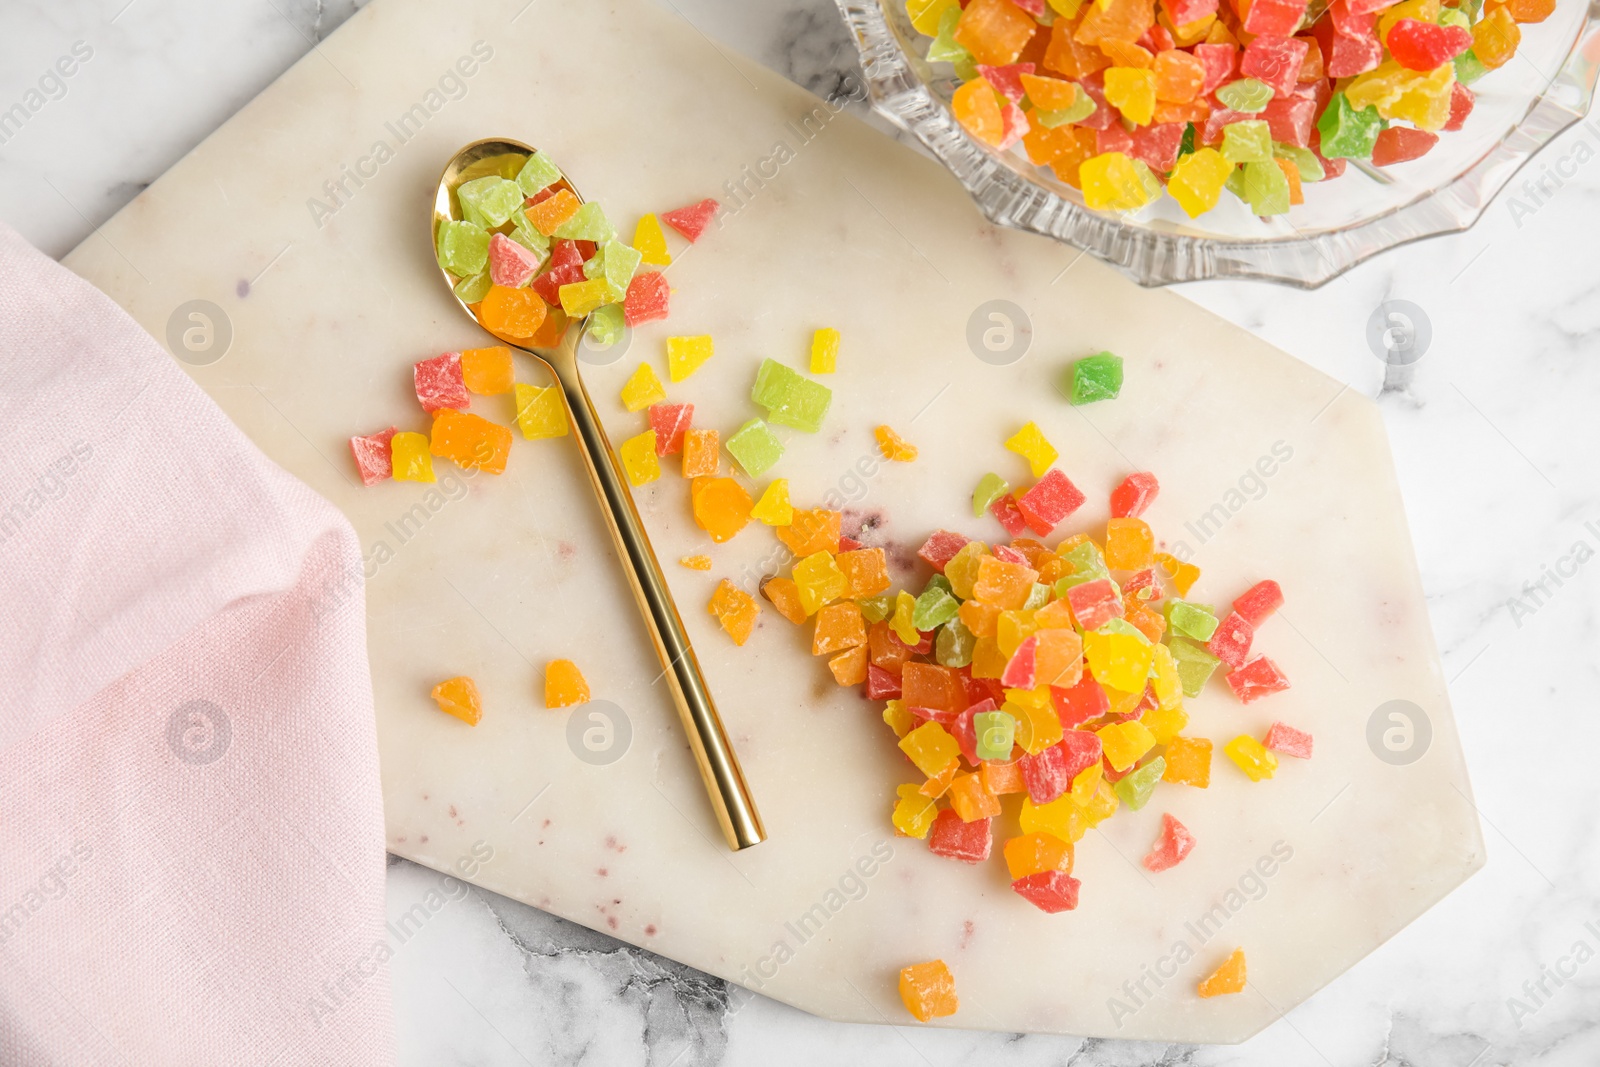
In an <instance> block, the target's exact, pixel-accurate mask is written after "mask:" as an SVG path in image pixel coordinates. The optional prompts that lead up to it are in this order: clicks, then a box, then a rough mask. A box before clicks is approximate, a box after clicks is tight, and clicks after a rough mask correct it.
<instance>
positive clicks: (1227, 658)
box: [1190, 611, 1255, 670]
mask: <svg viewBox="0 0 1600 1067" xmlns="http://www.w3.org/2000/svg"><path fill="white" fill-rule="evenodd" d="M1190 636H1194V635H1193V634H1191V635H1190ZM1254 639H1255V627H1253V626H1251V625H1250V624H1249V623H1248V622H1246V621H1245V620H1244V616H1243V615H1240V614H1239V613H1238V612H1237V611H1232V612H1229V613H1228V617H1227V618H1225V619H1223V620H1222V621H1221V622H1220V623H1218V624H1217V628H1216V630H1215V632H1213V633H1212V635H1211V638H1210V640H1208V641H1207V642H1206V651H1207V652H1210V653H1211V654H1212V655H1213V656H1215V657H1217V658H1218V659H1220V660H1221V661H1222V662H1224V663H1226V664H1227V665H1228V666H1229V667H1230V668H1232V669H1234V670H1237V669H1238V668H1240V667H1242V666H1244V661H1245V658H1246V657H1247V656H1249V655H1250V643H1251V641H1253V640H1254Z"/></svg>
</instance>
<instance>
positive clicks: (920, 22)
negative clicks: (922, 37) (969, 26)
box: [906, 0, 961, 37]
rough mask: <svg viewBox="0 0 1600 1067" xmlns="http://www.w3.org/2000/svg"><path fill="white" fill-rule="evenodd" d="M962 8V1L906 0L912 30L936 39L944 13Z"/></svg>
mask: <svg viewBox="0 0 1600 1067" xmlns="http://www.w3.org/2000/svg"><path fill="white" fill-rule="evenodd" d="M960 6H961V3H960V0H906V14H907V16H909V17H910V19H911V25H912V28H914V29H915V30H916V31H917V32H918V33H921V34H926V35H927V36H929V37H936V36H938V33H939V21H940V20H941V19H942V18H944V13H945V12H946V11H948V10H950V9H951V8H953V7H954V8H959V7H960Z"/></svg>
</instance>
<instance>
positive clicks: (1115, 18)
mask: <svg viewBox="0 0 1600 1067" xmlns="http://www.w3.org/2000/svg"><path fill="white" fill-rule="evenodd" d="M1085 7H1086V8H1087V13H1086V14H1085V15H1084V16H1083V21H1081V22H1079V23H1078V28H1077V29H1076V30H1075V31H1073V34H1072V36H1073V37H1074V38H1075V39H1076V40H1077V41H1078V42H1079V43H1081V44H1092V45H1098V44H1100V42H1102V41H1105V40H1117V41H1128V42H1130V43H1131V42H1133V41H1137V40H1138V39H1139V38H1140V37H1143V36H1144V31H1145V30H1148V29H1149V28H1150V27H1151V26H1152V25H1154V24H1155V21H1156V5H1155V0H1111V2H1110V3H1109V4H1106V5H1105V6H1104V7H1102V6H1101V5H1100V3H1099V0H1096V2H1095V3H1092V4H1086V5H1085Z"/></svg>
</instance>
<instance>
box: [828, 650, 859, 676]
mask: <svg viewBox="0 0 1600 1067" xmlns="http://www.w3.org/2000/svg"><path fill="white" fill-rule="evenodd" d="M828 670H830V671H832V672H833V680H834V681H836V682H838V683H839V684H840V685H860V684H861V683H862V682H864V681H866V680H867V646H866V645H857V646H856V647H855V648H847V649H845V650H844V651H843V652H841V653H839V654H838V655H837V656H834V657H833V658H832V659H830V660H828Z"/></svg>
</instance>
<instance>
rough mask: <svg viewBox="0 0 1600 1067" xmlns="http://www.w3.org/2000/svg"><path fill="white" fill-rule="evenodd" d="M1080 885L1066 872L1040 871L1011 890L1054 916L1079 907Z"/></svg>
mask: <svg viewBox="0 0 1600 1067" xmlns="http://www.w3.org/2000/svg"><path fill="white" fill-rule="evenodd" d="M940 814H943V812H941V813H940ZM934 825H935V826H937V825H938V824H937V823H935V824H934ZM1078 885H1079V882H1078V880H1077V879H1076V878H1074V877H1072V875H1070V874H1068V873H1067V872H1066V871H1040V872H1039V873H1037V874H1030V875H1027V876H1026V877H1023V878H1018V879H1017V880H1016V881H1015V882H1012V883H1011V888H1012V889H1014V890H1016V891H1017V895H1018V896H1020V897H1022V899H1024V900H1026V901H1027V902H1028V903H1029V904H1032V905H1033V906H1034V907H1036V908H1038V909H1039V910H1040V911H1042V912H1047V913H1049V914H1051V915H1054V914H1056V913H1057V912H1061V911H1071V910H1072V909H1073V908H1076V907H1077V906H1078Z"/></svg>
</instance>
